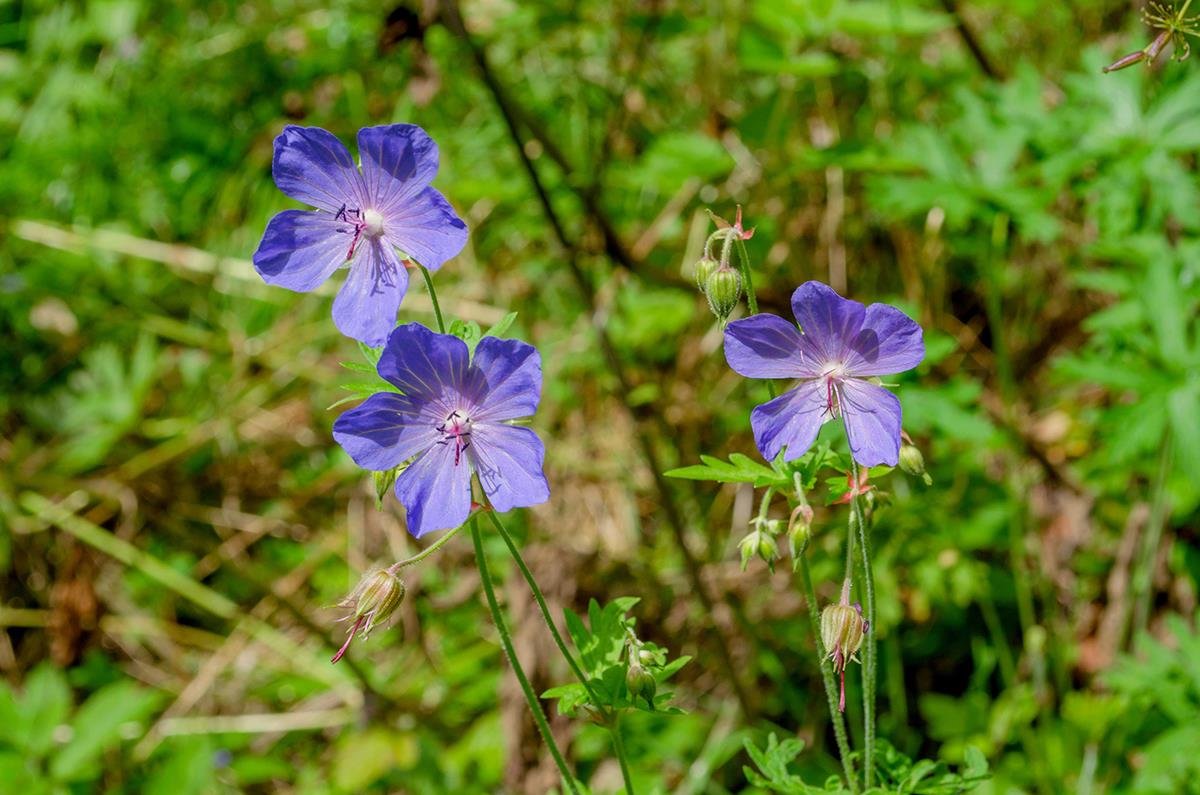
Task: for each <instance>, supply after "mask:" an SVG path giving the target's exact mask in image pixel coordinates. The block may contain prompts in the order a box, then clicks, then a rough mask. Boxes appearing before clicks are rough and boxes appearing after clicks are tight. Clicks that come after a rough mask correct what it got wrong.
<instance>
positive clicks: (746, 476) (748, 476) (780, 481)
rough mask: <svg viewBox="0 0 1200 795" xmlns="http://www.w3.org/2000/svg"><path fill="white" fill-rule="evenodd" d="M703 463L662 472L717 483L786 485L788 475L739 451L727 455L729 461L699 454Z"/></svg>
mask: <svg viewBox="0 0 1200 795" xmlns="http://www.w3.org/2000/svg"><path fill="white" fill-rule="evenodd" d="M700 460H701V461H703V462H704V463H703V464H695V465H693V466H687V467H679V468H677V469H672V470H669V471H667V472H666V473H664V474H665V475H666V476H667V477H671V478H682V479H684V480H709V481H715V482H717V483H752V484H754V486H755V487H756V488H761V487H763V486H776V487H778V486H787V485H788V481H789V479H788V477H787V476H786V475H784V474H781V473H780V472H777V471H775V470H774V469H771V468H770V467H768V466H765V465H763V464H760V463H758V462H757V461H753V460H751V459H750V458H749V457H747V456H745V455H742V454H741V453H734V454H732V455H731V456H730V457H729V463H726V462H724V461H722V460H721V459H719V458H714V457H712V456H708V455H702V456H700Z"/></svg>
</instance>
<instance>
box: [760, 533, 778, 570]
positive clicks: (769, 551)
mask: <svg viewBox="0 0 1200 795" xmlns="http://www.w3.org/2000/svg"><path fill="white" fill-rule="evenodd" d="M758 556H759V557H761V558H762V559H763V560H765V561H766V562H767V565H768V566H772V565H774V564H775V558H777V557H779V545H778V544H776V543H775V537H774V536H772V535H769V534H767V533H759V538H758Z"/></svg>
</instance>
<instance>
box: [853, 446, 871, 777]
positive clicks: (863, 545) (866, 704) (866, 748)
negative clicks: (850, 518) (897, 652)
mask: <svg viewBox="0 0 1200 795" xmlns="http://www.w3.org/2000/svg"><path fill="white" fill-rule="evenodd" d="M850 471H851V473H852V474H853V476H854V482H855V483H856V484H857V483H859V482H860V481H859V477H858V463H857V462H855V461H854V459H853V458H851V459H850ZM850 506H851V510H852V512H853V515H854V523H855V524H857V525H858V548H859V549H860V550H861V552H862V564H863V589H864V592H865V595H866V597H867V615H866V618H867V650H866V652H865V653H864V654H863V734H864V735H865V736H864V740H863V782H864V786H865V787H866V788H867V789H870V788H871V782H872V780H873V779H874V778H875V664H876V654H877V650H876V648H875V632H876V626H875V624H876V621H875V575H874V573H873V571H872V570H871V533H870V530H869V529H868V528H867V520H866V516H865V515H864V513H863V507H862V497H861V496H860V495H859V494H858V493H857V490H856V493H855V494H854V496H852V497H851V498H850Z"/></svg>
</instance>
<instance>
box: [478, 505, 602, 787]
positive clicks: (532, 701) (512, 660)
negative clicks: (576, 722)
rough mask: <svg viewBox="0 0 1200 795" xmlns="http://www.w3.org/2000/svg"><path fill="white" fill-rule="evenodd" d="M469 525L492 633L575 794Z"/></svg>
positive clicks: (480, 540)
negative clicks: (494, 629)
mask: <svg viewBox="0 0 1200 795" xmlns="http://www.w3.org/2000/svg"><path fill="white" fill-rule="evenodd" d="M470 524H471V540H472V541H474V542H475V561H476V563H478V565H479V580H480V582H481V583H482V584H483V593H484V596H485V597H486V598H487V603H488V609H489V610H490V611H491V613H492V621H493V623H495V625H496V632H497V633H499V635H500V644H501V646H503V647H504V655H505V656H506V657H508V662H509V664H510V665H511V666H512V669H513V673H514V674H516V677H517V682H518V683H519V684H520V685H521V692H522V693H524V694H525V701H526V702H527V703H528V704H529V711H530V712H531V713H533V722H534V723H536V724H537V728H538V732H540V733H541V735H542V740H543V741H544V742H545V743H546V747H547V748H548V749H550V756H552V757H554V764H555V765H557V766H558V770H559V772H560V773H562V777H563V781H564V782H566V785H567V789H568V790H569V791H570V792H571V793H573V795H579V787H578V786H577V785H576V784H575V776H574V775H573V774H572V773H571V769H570V768H569V767H567V762H566V760H565V759H563V755H562V752H561V751H559V750H558V744H557V743H556V742H554V735H553V734H551V733H550V724H549V723H547V722H546V713H544V712H543V711H542V705H541V702H539V701H538V698H537V695H536V694H535V693H534V692H533V687H532V686H531V685H530V684H529V678H528V677H527V676H525V669H523V668H522V667H521V661H520V660H519V659H517V652H516V650H515V649H514V648H513V644H512V636H511V635H509V632H508V626H507V625H506V624H505V623H504V615H503V614H502V613H501V612H500V605H499V604H498V603H497V602H496V591H495V589H494V588H493V586H492V575H491V573H490V572H489V571H488V565H487V557H486V556H485V555H484V554H483V539H482V537H481V536H480V534H479V523H478V522H477V521H476V517H471V521H470Z"/></svg>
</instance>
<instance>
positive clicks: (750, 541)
mask: <svg viewBox="0 0 1200 795" xmlns="http://www.w3.org/2000/svg"><path fill="white" fill-rule="evenodd" d="M738 551H740V552H741V553H742V571H745V570H746V567H747V566H749V565H750V558H752V557H754V556H755V554H757V553H758V531H757V530H755V531H754V532H752V533H747V534H746V537H745V538H743V539H742V540H741V541H739V542H738Z"/></svg>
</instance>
